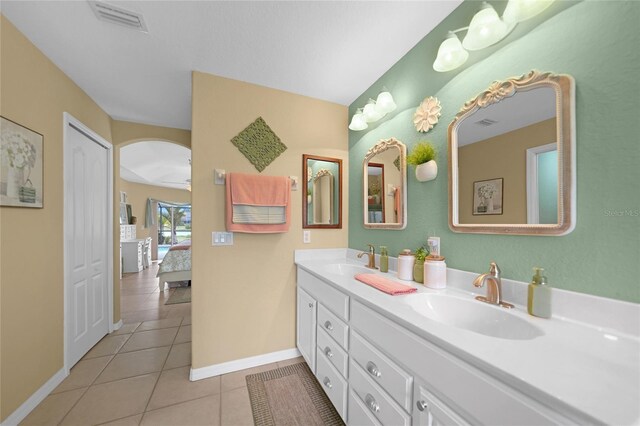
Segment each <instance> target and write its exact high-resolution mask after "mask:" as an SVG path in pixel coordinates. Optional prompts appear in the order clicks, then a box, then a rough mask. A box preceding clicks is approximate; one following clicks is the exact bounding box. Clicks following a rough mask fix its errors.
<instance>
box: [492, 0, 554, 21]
mask: <svg viewBox="0 0 640 426" xmlns="http://www.w3.org/2000/svg"><path fill="white" fill-rule="evenodd" d="M553 2H554V0H509V3H507V7H506V9H505V10H504V13H503V14H502V19H504V21H505V22H506V23H507V24H517V23H518V22H522V21H526V20H527V19H530V18H533V17H534V16H536V15H537V14H539V13H541V12H542V11H543V10H545V9H546V8H548V7H549V6H551V3H553Z"/></svg>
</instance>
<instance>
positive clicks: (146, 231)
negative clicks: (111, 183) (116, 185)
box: [120, 179, 191, 259]
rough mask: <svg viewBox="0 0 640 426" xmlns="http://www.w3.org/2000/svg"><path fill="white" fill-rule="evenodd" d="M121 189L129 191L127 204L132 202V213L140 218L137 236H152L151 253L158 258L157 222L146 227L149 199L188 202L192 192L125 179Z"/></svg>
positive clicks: (137, 225)
mask: <svg viewBox="0 0 640 426" xmlns="http://www.w3.org/2000/svg"><path fill="white" fill-rule="evenodd" d="M120 191H124V192H126V193H127V204H131V214H132V215H133V216H135V217H136V218H137V219H138V223H137V224H136V237H137V238H140V239H143V238H147V237H151V238H152V239H153V245H152V248H151V253H152V256H153V259H156V255H157V248H158V227H157V224H155V225H152V226H151V227H149V228H145V227H144V220H145V214H146V213H145V212H146V210H147V199H148V198H153V199H155V200H162V201H173V202H176V203H188V202H190V201H191V192H189V191H187V190H185V189H173V188H165V187H162V186H154V185H144V184H141V183H134V182H127V181H126V180H124V179H120ZM156 206H157V204H156Z"/></svg>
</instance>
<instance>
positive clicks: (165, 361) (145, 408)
mask: <svg viewBox="0 0 640 426" xmlns="http://www.w3.org/2000/svg"><path fill="white" fill-rule="evenodd" d="M182 321H184V317H182V318H181V319H180V324H182ZM179 327H180V325H178V331H179V330H180V328H179ZM177 336H178V332H176V335H175V336H173V341H172V342H171V348H169V352H168V353H167V357H166V358H165V359H164V362H163V363H162V367H160V374H158V380H156V383H155V384H154V385H153V390H152V391H151V395H149V400H148V401H147V404H146V405H145V406H144V412H145V413H146V412H147V408H149V403H150V402H151V398H153V394H154V393H155V391H156V387H158V382H159V381H160V377H161V376H162V372H163V371H164V366H165V365H167V360H168V359H169V356H170V355H171V350H172V349H173V342H175V341H176V337H177ZM142 417H143V418H144V414H143V415H142ZM141 421H142V420H141Z"/></svg>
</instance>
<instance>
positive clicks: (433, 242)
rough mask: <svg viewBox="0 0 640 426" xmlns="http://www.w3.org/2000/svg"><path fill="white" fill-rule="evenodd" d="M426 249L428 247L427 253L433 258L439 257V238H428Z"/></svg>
mask: <svg viewBox="0 0 640 426" xmlns="http://www.w3.org/2000/svg"><path fill="white" fill-rule="evenodd" d="M427 247H429V251H430V252H431V254H432V255H434V256H439V255H440V252H441V250H440V237H429V238H427Z"/></svg>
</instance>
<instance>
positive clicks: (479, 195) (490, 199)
mask: <svg viewBox="0 0 640 426" xmlns="http://www.w3.org/2000/svg"><path fill="white" fill-rule="evenodd" d="M503 181H504V179H503V178H498V179H490V180H479V181H476V182H473V214H474V215H486V214H502V184H503Z"/></svg>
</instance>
